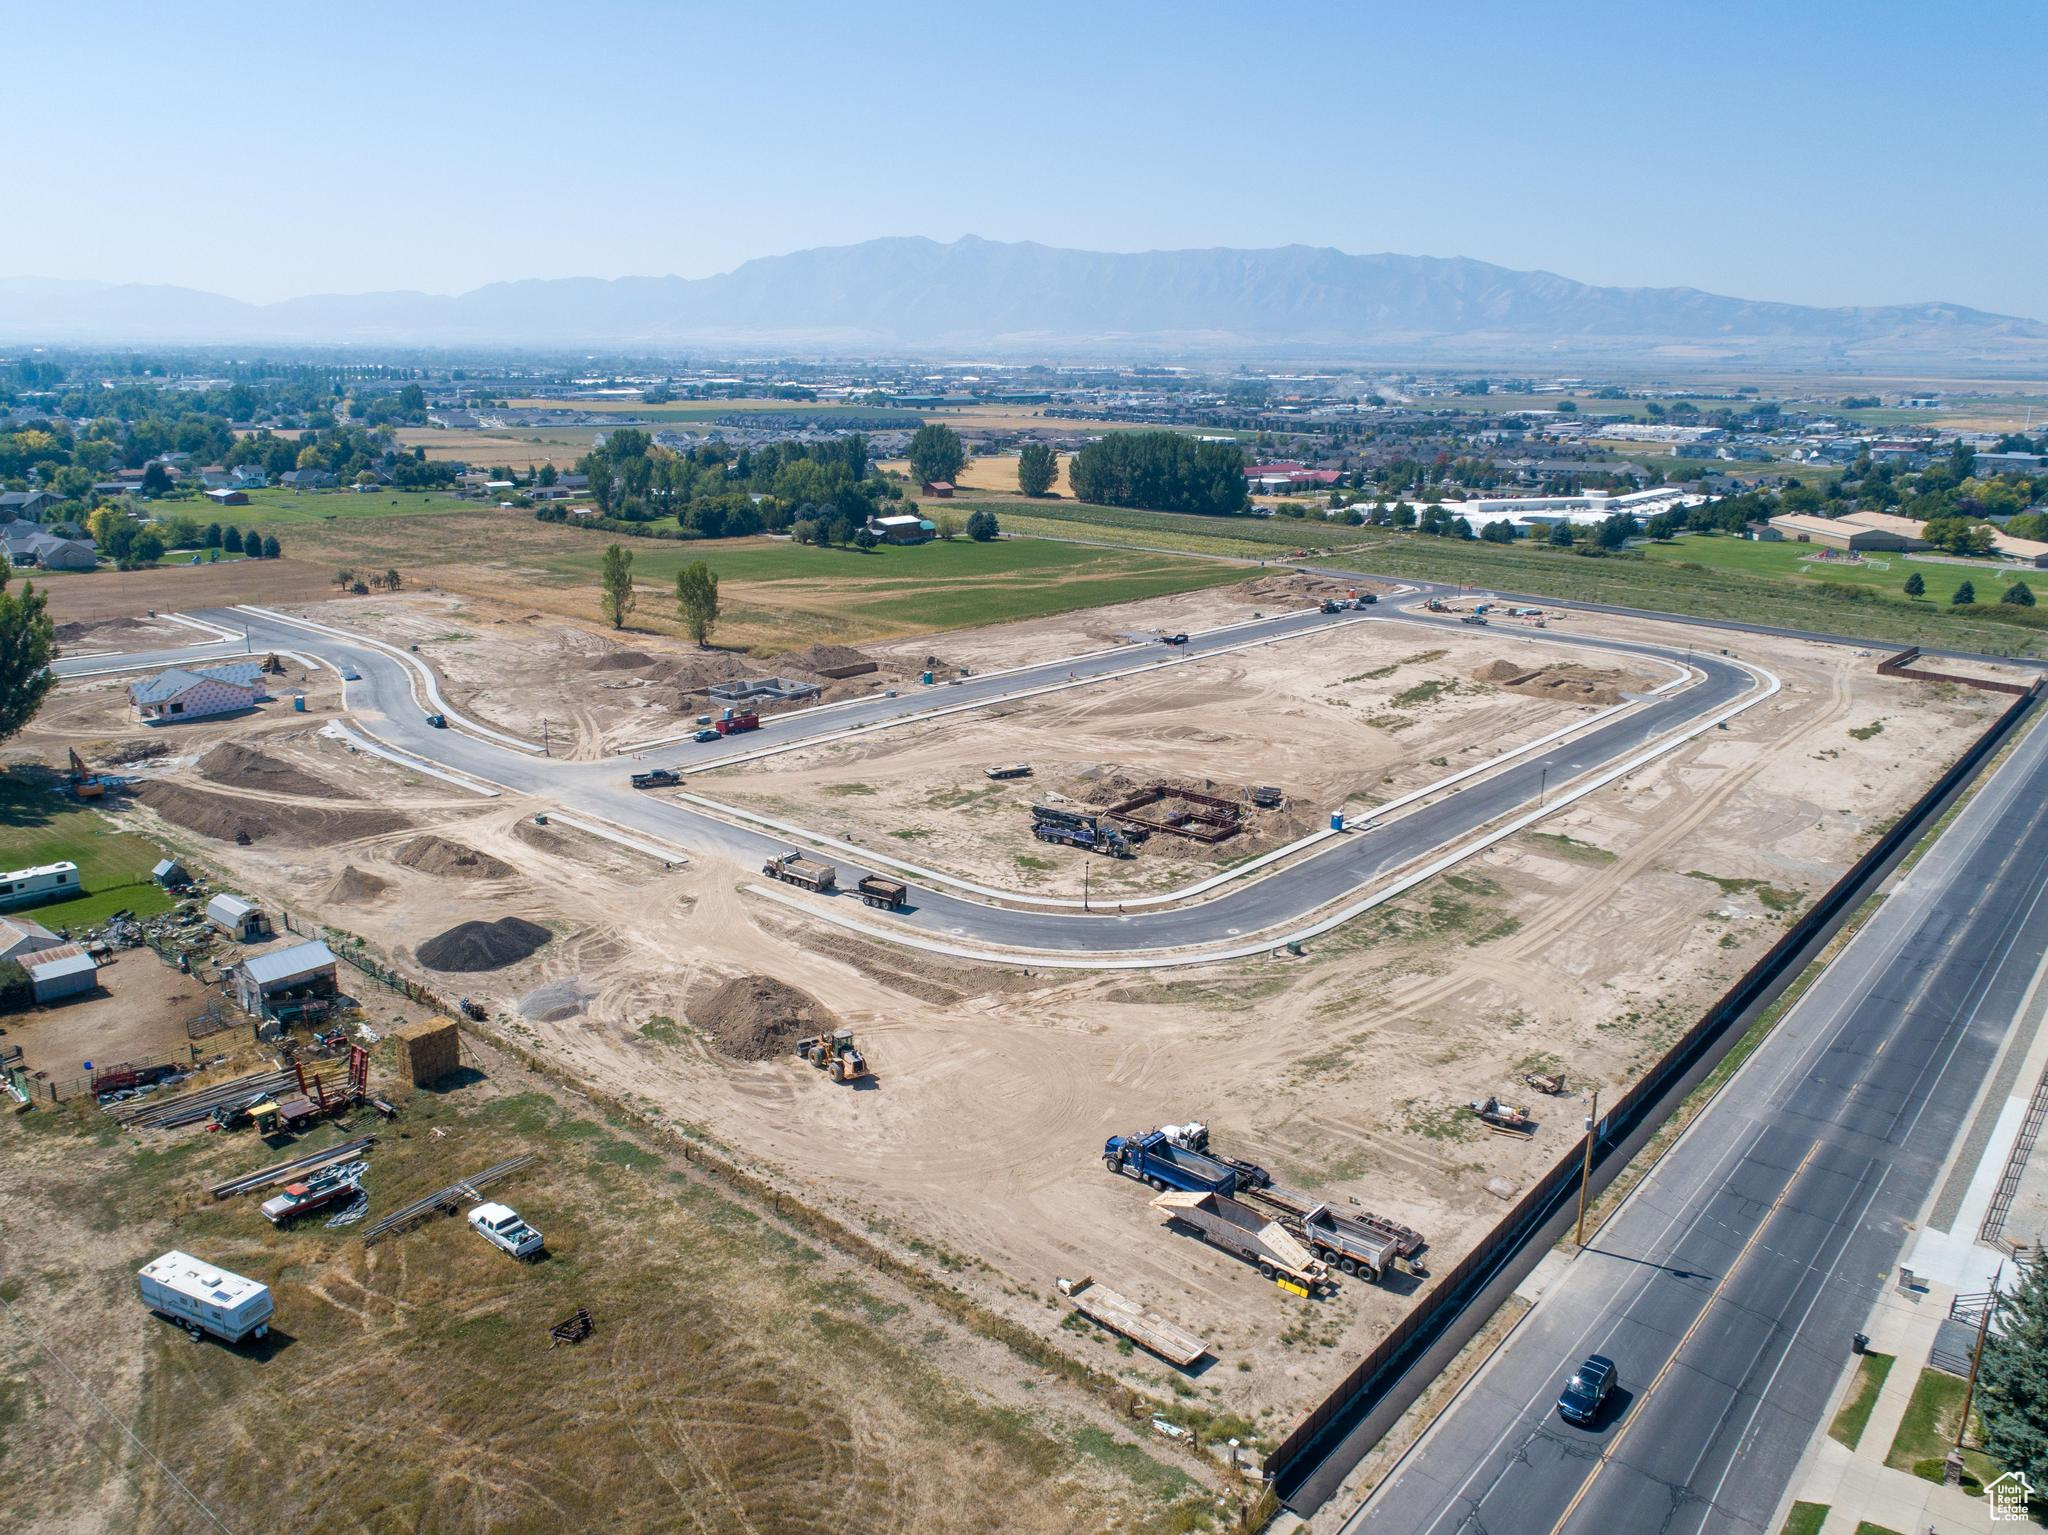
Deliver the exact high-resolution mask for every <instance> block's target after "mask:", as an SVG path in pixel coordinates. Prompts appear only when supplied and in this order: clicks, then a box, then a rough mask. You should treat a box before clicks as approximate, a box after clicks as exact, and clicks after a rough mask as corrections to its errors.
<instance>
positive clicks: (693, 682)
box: [658, 651, 765, 708]
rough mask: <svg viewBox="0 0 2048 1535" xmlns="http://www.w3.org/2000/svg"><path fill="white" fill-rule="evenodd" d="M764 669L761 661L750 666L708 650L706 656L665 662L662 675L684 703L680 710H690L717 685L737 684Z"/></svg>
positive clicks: (662, 678)
mask: <svg viewBox="0 0 2048 1535" xmlns="http://www.w3.org/2000/svg"><path fill="white" fill-rule="evenodd" d="M764 670H765V668H764V667H762V666H761V664H760V663H759V662H755V663H753V664H752V665H749V664H748V662H747V660H746V658H745V657H743V656H735V655H727V654H726V653H725V652H723V651H707V652H706V653H705V654H703V655H697V656H681V657H678V658H677V659H676V660H673V661H668V662H664V663H663V664H662V667H661V670H660V672H659V674H658V675H659V676H660V678H661V680H662V681H663V682H664V683H666V684H668V685H669V686H671V687H673V688H674V689H675V690H676V693H677V696H678V698H679V699H681V700H682V702H681V703H679V704H678V705H677V707H678V708H687V707H689V705H690V701H691V699H692V698H693V697H694V695H696V694H699V693H703V692H705V691H707V690H708V689H709V688H710V686H711V684H712V683H714V682H734V681H737V680H738V679H739V678H741V677H748V676H754V677H758V676H760V675H761V674H762V672H763V671H764Z"/></svg>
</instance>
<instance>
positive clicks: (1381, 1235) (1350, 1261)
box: [1300, 1205, 1400, 1279]
mask: <svg viewBox="0 0 2048 1535" xmlns="http://www.w3.org/2000/svg"><path fill="white" fill-rule="evenodd" d="M1300 1233H1301V1237H1302V1239H1303V1240H1304V1241H1306V1242H1307V1243H1308V1245H1309V1247H1310V1249H1311V1250H1313V1251H1314V1253H1315V1255H1316V1256H1317V1257H1318V1258H1320V1259H1322V1260H1323V1262H1325V1263H1327V1264H1329V1265H1331V1266H1332V1267H1333V1268H1339V1269H1342V1270H1343V1271H1344V1272H1345V1273H1347V1274H1363V1275H1365V1277H1366V1278H1368V1279H1384V1278H1386V1277H1387V1270H1388V1269H1390V1268H1392V1267H1393V1266H1394V1264H1395V1260H1396V1259H1397V1258H1399V1256H1400V1242H1399V1241H1398V1240H1397V1239H1396V1238H1394V1237H1392V1236H1389V1235H1388V1234H1387V1233H1386V1232H1384V1231H1375V1230H1373V1228H1372V1227H1370V1226H1368V1225H1366V1223H1365V1222H1364V1221H1359V1220H1353V1219H1351V1218H1350V1217H1349V1216H1344V1215H1339V1214H1338V1213H1337V1212H1336V1211H1335V1210H1332V1209H1331V1208H1330V1207H1329V1206H1328V1205H1317V1206H1316V1207H1315V1208H1314V1209H1312V1210H1310V1211H1309V1212H1308V1214H1306V1215H1304V1216H1302V1217H1301V1225H1300Z"/></svg>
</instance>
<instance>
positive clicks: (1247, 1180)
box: [1159, 1119, 1273, 1189]
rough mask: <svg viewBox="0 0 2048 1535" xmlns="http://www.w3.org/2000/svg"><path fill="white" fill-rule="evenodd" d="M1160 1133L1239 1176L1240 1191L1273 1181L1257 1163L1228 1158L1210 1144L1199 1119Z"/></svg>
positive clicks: (1207, 1129) (1207, 1134)
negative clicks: (1219, 1163)
mask: <svg viewBox="0 0 2048 1535" xmlns="http://www.w3.org/2000/svg"><path fill="white" fill-rule="evenodd" d="M1159 1133H1160V1134H1161V1135H1163V1136H1165V1137H1166V1138H1167V1139H1168V1140H1170V1141H1172V1142H1173V1144H1174V1145H1176V1146H1180V1147H1184V1148H1185V1149H1187V1150H1189V1151H1199V1152H1200V1153H1201V1154H1202V1155H1203V1156H1205V1157H1207V1158H1209V1160H1211V1161H1212V1162H1221V1163H1222V1164H1223V1165H1224V1166H1225V1167H1227V1168H1229V1169H1230V1170H1231V1171H1232V1172H1234V1173H1236V1174H1237V1186H1238V1187H1239V1188H1240V1189H1262V1188H1265V1187H1266V1186H1267V1185H1268V1184H1270V1183H1271V1182H1272V1181H1273V1175H1272V1174H1271V1173H1269V1172H1267V1171H1266V1170H1265V1168H1263V1167H1261V1166H1259V1164H1258V1163H1256V1162H1247V1161H1245V1160H1244V1159H1243V1158H1241V1157H1226V1156H1224V1155H1223V1154H1222V1153H1221V1152H1220V1151H1217V1150H1215V1149H1214V1148H1212V1147H1211V1146H1210V1144H1209V1127H1208V1126H1207V1125H1205V1124H1203V1123H1202V1122H1201V1121H1200V1120H1199V1119H1191V1120H1189V1121H1188V1122H1187V1123H1186V1124H1184V1125H1161V1126H1160V1127H1159Z"/></svg>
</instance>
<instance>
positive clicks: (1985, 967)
mask: <svg viewBox="0 0 2048 1535" xmlns="http://www.w3.org/2000/svg"><path fill="white" fill-rule="evenodd" d="M2044 950H2048V730H2033V731H2031V732H2029V733H2028V734H2027V735H2026V736H2025V737H2024V739H2022V741H2021V742H2020V744H2019V746H2018V747H2017V748H2015V749H2014V751H2013V753H2012V755H2011V756H2010V757H2009V758H2008V759H2007V761H2006V763H2005V764H2004V765H2003V766H2002V767H2001V768H1999V769H1998V771H1997V772H1996V773H1995V775H1994V776H1993V777H1991V778H1990V779H1989V780H1988V781H1987V782H1985V783H1984V784H1983V786H1982V787H1981V789H1980V790H1979V792H1978V794H1977V795H1976V797H1975V798H1974V799H1973V800H1972V801H1971V802H1970V803H1969V804H1968V805H1967V806H1966V807H1965V808H1964V810H1963V811H1962V813H1961V814H1960V815H1959V816H1958V817H1957V819H1956V820H1955V822H1954V823H1953V825H1952V826H1951V827H1950V829H1949V830H1948V831H1947V832H1945V833H1944V834H1942V835H1941V837H1940V838H1939V840H1938V841H1936V842H1935V843H1934V844H1933V845H1932V847H1931V848H1930V849H1929V851H1928V852H1927V853H1926V855H1925V856H1924V857H1923V858H1922V860H1921V861H1920V862H1919V864H1918V865H1916V866H1915V867H1914V868H1913V869H1912V871H1911V872H1910V873H1909V874H1907V875H1906V876H1905V877H1904V878H1903V880H1901V881H1900V883H1899V884H1898V885H1897V887H1896V888H1895V889H1894V890H1893V891H1892V892H1891V893H1890V894H1889V896H1888V897H1887V898H1886V900H1885V902H1884V904H1883V905H1882V906H1881V907H1880V908H1879V909H1878V911H1877V912H1876V914H1875V915H1874V916H1873V917H1872V918H1871V919H1870V921H1868V922H1867V923H1866V924H1865V925H1864V927H1863V928H1862V930H1861V931H1860V932H1859V933H1858V934H1857V935H1856V937H1855V938H1854V939H1853V940H1852V941H1851V942H1850V944H1849V945H1848V947H1847V948H1846V949H1845V950H1844V951H1843V953H1842V954H1841V956H1840V957H1839V958H1838V959H1837V960H1836V961H1835V962H1834V964H1833V965H1831V966H1830V967H1829V968H1828V969H1827V970H1826V971H1825V972H1824V973H1823V974H1822V976H1821V977H1820V979H1819V980H1818V981H1817V982H1816V983H1815V984H1814V985H1813V986H1812V987H1811V988H1810V989H1809V990H1808V991H1807V993H1806V994H1805V995H1804V997H1803V998H1802V999H1801V1000H1800V1001H1799V1003H1798V1004H1797V1005H1796V1006H1795V1007H1793V1008H1792V1009H1791V1010H1790V1011H1789V1012H1788V1013H1787V1014H1786V1016H1785V1017H1784V1019H1783V1020H1782V1021H1781V1022H1780V1023H1779V1024H1778V1026H1777V1029H1776V1031H1775V1032H1774V1033H1773V1035H1772V1036H1771V1037H1770V1039H1769V1040H1768V1041H1767V1042H1766V1043H1765V1045H1764V1046H1763V1047H1762V1048H1761V1049H1760V1050H1759V1051H1758V1052H1757V1053H1756V1054H1755V1055H1754V1056H1753V1057H1752V1058H1751V1059H1750V1061H1749V1062H1748V1064H1747V1065H1746V1066H1745V1067H1744V1068H1743V1070H1742V1071H1741V1072H1740V1073H1739V1074H1738V1075H1737V1076H1736V1077H1735V1078H1734V1079H1733V1081H1732V1082H1730V1083H1729V1085H1728V1086H1727V1087H1726V1088H1725V1089H1724V1090H1723V1091H1722V1092H1721V1093H1720V1094H1719V1096H1718V1097H1716V1098H1715V1099H1714V1101H1713V1102H1712V1103H1711V1104H1710V1105H1709V1106H1708V1108H1707V1109H1706V1110H1705V1111H1704V1112H1703V1113H1702V1114H1701V1115H1700V1116H1699V1118H1698V1119H1697V1120H1696V1121H1695V1122H1694V1123H1693V1125H1692V1127H1691V1128H1690V1129H1689V1130H1688V1131H1687V1133H1686V1134H1685V1135H1684V1137H1683V1138H1682V1139H1681V1140H1680V1141H1679V1142H1678V1143H1677V1144H1676V1145H1675V1146H1674V1147H1673V1148H1672V1149H1671V1150H1670V1151H1669V1152H1668V1153H1667V1154H1666V1155H1665V1156H1664V1157H1663V1159H1662V1160H1661V1161H1660V1162H1659V1163H1657V1165H1656V1167H1655V1169H1654V1171H1653V1172H1652V1174H1651V1175H1650V1177H1649V1178H1648V1179H1647V1180H1646V1181H1645V1182H1644V1183H1643V1184H1642V1185H1640V1186H1639V1187H1638V1188H1637V1189H1636V1190H1635V1191H1634V1192H1633V1193H1632V1194H1631V1195H1630V1196H1629V1198H1628V1199H1627V1200H1626V1201H1625V1202H1624V1203H1623V1204H1622V1206H1621V1207H1620V1209H1619V1211H1618V1212H1617V1213H1616V1214H1615V1215H1614V1216H1613V1217H1612V1218H1611V1219H1610V1220H1609V1221H1608V1222H1607V1224H1606V1225H1605V1226H1603V1227H1601V1228H1600V1230H1599V1231H1598V1232H1597V1233H1596V1234H1595V1236H1594V1238H1593V1240H1592V1241H1591V1243H1590V1244H1589V1245H1588V1247H1587V1248H1586V1249H1585V1250H1584V1251H1583V1252H1581V1253H1579V1254H1578V1255H1577V1256H1576V1257H1574V1258H1573V1259H1572V1260H1571V1261H1570V1263H1569V1264H1568V1265H1567V1266H1566V1267H1565V1269H1564V1271H1563V1273H1562V1275H1561V1276H1560V1277H1559V1278H1557V1279H1556V1280H1555V1281H1553V1282H1552V1283H1551V1285H1550V1286H1549V1288H1548V1289H1547V1290H1546V1291H1545V1292H1544V1293H1543V1294H1542V1296H1541V1298H1540V1299H1539V1300H1538V1301H1537V1303H1536V1306H1535V1308H1534V1310H1533V1311H1531V1313H1530V1314H1529V1315H1528V1316H1527V1317H1526V1318H1525V1319H1524V1320H1523V1321H1522V1323H1521V1325H1520V1326H1519V1328H1518V1329H1517V1330H1516V1331H1515V1333H1514V1334H1513V1335H1512V1336H1511V1337H1510V1339H1509V1340H1508V1342H1507V1343H1506V1344H1505V1345H1504V1346H1503V1347H1502V1348H1501V1349H1500V1350H1499V1351H1498V1352H1497V1353H1496V1354H1495V1355H1494V1357H1493V1359H1492V1360H1491V1361H1490V1362H1489V1364H1488V1365H1487V1366H1486V1368H1485V1369H1484V1370H1483V1371H1482V1372H1481V1373H1480V1374H1479V1376H1477V1377H1476V1378H1475V1380H1474V1381H1473V1382H1472V1383H1471V1385H1469V1386H1468V1387H1467V1388H1466V1389H1465V1391H1464V1392H1463V1394H1462V1395H1461V1396H1460V1397H1459V1398H1458V1399H1457V1400H1456V1401H1455V1403H1454V1404H1453V1405H1452V1407H1451V1408H1450V1409H1449V1411H1448V1412H1446V1413H1445V1414H1444V1415H1443V1416H1442V1417H1441V1418H1440V1419H1439V1420H1438V1421H1437V1423H1436V1424H1435V1425H1434V1427H1433V1428H1432V1429H1431V1430H1430V1432H1429V1433H1428V1434H1427V1435H1426V1436H1425V1438H1424V1439H1423V1440H1422V1441H1421V1443H1420V1444H1419V1445H1418V1446H1417V1447H1416V1448H1415V1449H1414V1450H1413V1451H1411V1452H1410V1453H1409V1455H1408V1456H1407V1458H1406V1459H1405V1460H1404V1461H1403V1462H1402V1463H1401V1464H1399V1465H1398V1466H1397V1467H1396V1469H1395V1471H1394V1472H1393V1474H1392V1475H1391V1476H1390V1477H1389V1478H1388V1479H1387V1480H1386V1481H1384V1482H1383V1483H1382V1484H1381V1486H1380V1487H1379V1488H1378V1489H1377V1490H1376V1491H1375V1493H1374V1494H1373V1495H1372V1497H1371V1498H1370V1499H1369V1500H1368V1501H1367V1502H1366V1504H1365V1505H1364V1507H1363V1508H1362V1509H1360V1510H1359V1511H1358V1512H1357V1513H1356V1514H1355V1515H1354V1516H1353V1517H1352V1519H1351V1520H1350V1521H1349V1522H1348V1523H1347V1524H1346V1525H1345V1526H1344V1529H1345V1531H1346V1532H1347V1535H1379V1532H1385V1535H1451V1532H1454V1531H1458V1532H1465V1531H1469V1532H1479V1531H1486V1532H1489V1535H1559V1532H1565V1531H1585V1532H1588V1535H1593V1532H1598V1535H1614V1532H1618V1531H1627V1532H1629V1535H1636V1532H1647V1531H1655V1532H1657V1535H1698V1532H1721V1531H1757V1532H1762V1535H1775V1530H1774V1529H1773V1527H1772V1526H1771V1523H1770V1520H1771V1517H1772V1514H1773V1512H1774V1510H1775V1509H1776V1506H1777V1504H1778V1502H1779V1500H1780V1498H1781V1496H1782V1494H1783V1493H1784V1491H1785V1489H1786V1487H1787V1485H1788V1483H1789V1481H1790V1479H1791V1477H1792V1474H1793V1471H1794V1469H1795V1467H1796V1465H1797V1464H1798V1461H1799V1459H1800V1456H1801V1454H1802V1452H1803V1450H1804V1448H1805V1446H1806V1444H1807V1442H1808V1440H1809V1438H1810V1437H1811V1435H1812V1434H1813V1432H1814V1431H1815V1429H1816V1428H1817V1426H1818V1425H1819V1424H1820V1423H1821V1421H1822V1419H1823V1416H1824V1415H1825V1414H1826V1413H1827V1411H1828V1409H1829V1408H1830V1406H1831V1405H1832V1396H1833V1392H1834V1389H1835V1385H1836V1382H1837V1381H1838V1379H1839V1378H1840V1371H1841V1369H1842V1366H1843V1364H1844V1361H1845V1359H1846V1357H1847V1354H1848V1350H1849V1345H1850V1338H1851V1335H1852V1334H1853V1333H1854V1332H1855V1331H1856V1329H1857V1327H1858V1326H1859V1325H1860V1323H1861V1321H1862V1319H1863V1318H1864V1316H1865V1315H1866V1314H1867V1312H1868V1310H1869V1308H1870V1305H1871V1303H1872V1301H1873V1300H1874V1299H1875V1297H1876V1296H1877V1294H1878V1292H1879V1289H1880V1287H1881V1286H1882V1285H1883V1284H1884V1283H1885V1278H1886V1276H1887V1275H1888V1274H1889V1273H1890V1272H1891V1270H1892V1268H1893V1266H1894V1265H1895V1264H1896V1263H1897V1262H1898V1260H1899V1257H1900V1254H1901V1251H1902V1248H1903V1244H1904V1242H1905V1239H1906V1235H1907V1232H1908V1229H1909V1227H1910V1224H1911V1223H1912V1222H1913V1221H1915V1220H1916V1219H1917V1217H1918V1215H1919V1212H1920V1209H1921V1207H1922V1205H1923V1204H1924V1202H1925V1201H1926V1199H1927V1198H1928V1196H1929V1194H1930V1191H1931V1190H1932V1188H1933V1186H1934V1183H1935V1180H1936V1178H1937V1176H1938V1175H1939V1172H1940V1170H1941V1167H1942V1164H1943V1161H1944V1159H1945V1157H1946V1155H1947V1152H1948V1150H1949V1148H1950V1147H1951V1146H1952V1145H1953V1144H1954V1143H1955V1141H1956V1138H1957V1134H1958V1131H1959V1129H1960V1127H1961V1125H1962V1124H1963V1121H1964V1118H1965V1116H1966V1115H1967V1114H1968V1112H1969V1110H1970V1107H1971V1104H1972V1101H1973V1099H1974V1098H1975V1096H1976V1094H1977V1092H1978V1090H1979V1088H1980V1086H1981V1085H1982V1083H1983V1082H1984V1081H1985V1079H1986V1077H1987V1076H1988V1074H1989V1073H1990V1071H1991V1069H1992V1066H1993V1063H1994V1061H1995V1060H1996V1058H1997V1056H1998V1054H1999V1051H2000V1048H2001V1046H2002V1045H2003V1043H2004V1041H2005V1038H2006V1035H2007V1033H2008V1031H2009V1030H2010V1029H2011V1028H2012V1027H2013V1024H2014V1020H2015V1019H2016V1018H2017V1017H2018V1016H2019V1014H2020V1012H2021V1011H2022V1002H2023V1000H2024V998H2025V997H2026V995H2027V993H2028V991H2029V989H2030V988H2031V987H2032V986H2033V984H2034V982H2035V979H2036V975H2037V972H2038V970H2039V969H2040V967H2041V965H2042V956H2043V953H2044ZM1589 1353H1602V1354H1606V1355H1608V1356H1609V1357H1611V1358H1612V1359H1613V1360H1614V1361H1615V1362H1616V1364H1617V1366H1618V1367H1619V1371H1620V1377H1621V1386H1622V1389H1621V1393H1620V1395H1619V1398H1618V1400H1617V1401H1616V1403H1615V1405H1614V1407H1613V1410H1612V1411H1611V1412H1610V1413H1609V1414H1608V1415H1607V1417H1606V1419H1605V1420H1604V1421H1602V1422H1601V1423H1599V1424H1598V1425H1597V1426H1596V1427H1594V1428H1591V1429H1582V1428H1575V1427H1573V1426H1571V1425H1569V1424H1567V1423H1565V1422H1563V1421H1562V1420H1561V1419H1560V1418H1559V1417H1558V1415H1557V1412H1556V1409H1555V1406H1554V1404H1555V1402H1556V1399H1557V1395H1558V1391H1559V1389H1560V1388H1561V1387H1562V1386H1563V1384H1564V1379H1565V1377H1566V1376H1567V1375H1568V1374H1569V1373H1570V1370H1571V1367H1572V1366H1573V1365H1574V1364H1576V1363H1577V1362H1578V1361H1579V1360H1580V1359H1581V1358H1583V1357H1584V1356H1585V1355H1587V1354H1589Z"/></svg>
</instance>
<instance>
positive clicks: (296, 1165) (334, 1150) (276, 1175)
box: [208, 1135, 377, 1199]
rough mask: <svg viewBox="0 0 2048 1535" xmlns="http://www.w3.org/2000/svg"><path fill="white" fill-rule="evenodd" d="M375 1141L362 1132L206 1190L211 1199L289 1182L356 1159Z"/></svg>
mask: <svg viewBox="0 0 2048 1535" xmlns="http://www.w3.org/2000/svg"><path fill="white" fill-rule="evenodd" d="M376 1144H377V1137H376V1136H374V1135H366V1136H364V1137H363V1138H362V1139H360V1140H354V1141H345V1142H343V1143H342V1144H341V1145H339V1146H330V1147H328V1148H327V1149H326V1150H325V1151H316V1152H314V1153H313V1154H312V1155H310V1156H304V1157H296V1158H294V1159H293V1160H291V1161H289V1162H280V1163H278V1164H277V1165H276V1166H275V1167H266V1168H263V1169H262V1170H261V1171H258V1172H253V1173H244V1174H242V1176H241V1177H239V1178H229V1179H226V1180H225V1181H223V1182H220V1183H216V1184H215V1185H214V1186H213V1187H212V1189H210V1190H209V1191H208V1192H209V1193H211V1194H212V1195H213V1197H214V1198H215V1199H232V1198H234V1197H235V1196H236V1195H237V1194H254V1193H255V1192H257V1191H258V1190H259V1189H267V1188H269V1187H270V1186H271V1185H273V1184H277V1183H290V1182H291V1181H293V1180H294V1179H297V1178H304V1177H306V1176H307V1175H308V1174H311V1173H315V1172H318V1171H319V1170H320V1169H322V1168H324V1167H330V1166H332V1165H334V1164H335V1163H337V1162H354V1161H357V1160H360V1158H361V1157H362V1155H363V1153H364V1152H366V1151H368V1150H369V1149H370V1148H371V1147H372V1146H374V1145H376Z"/></svg>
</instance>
